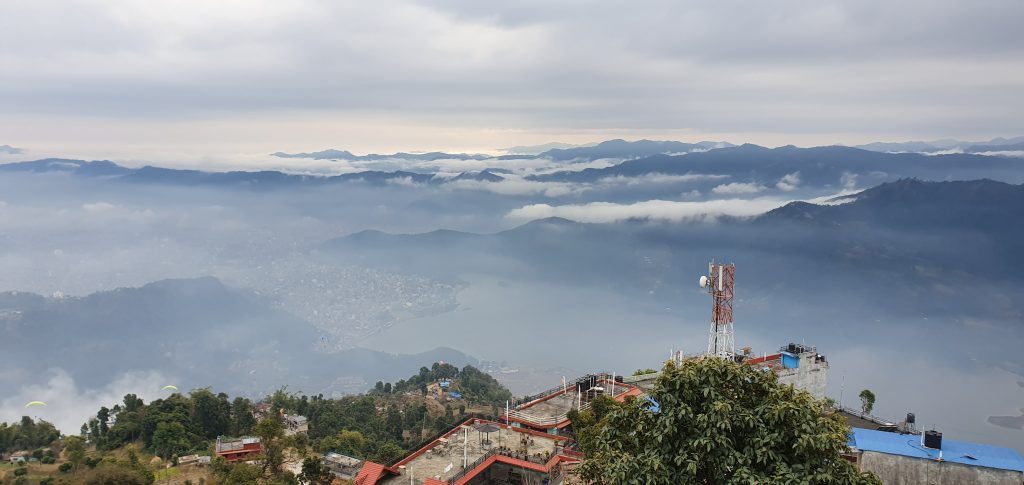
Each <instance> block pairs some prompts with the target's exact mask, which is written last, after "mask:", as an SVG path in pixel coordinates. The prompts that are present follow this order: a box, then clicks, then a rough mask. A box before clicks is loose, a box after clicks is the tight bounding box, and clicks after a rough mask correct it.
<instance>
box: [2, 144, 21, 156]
mask: <svg viewBox="0 0 1024 485" xmlns="http://www.w3.org/2000/svg"><path fill="white" fill-rule="evenodd" d="M21 152H22V149H21V148H15V147H12V146H10V145H0V154H4V155H18V154H20V153H21Z"/></svg>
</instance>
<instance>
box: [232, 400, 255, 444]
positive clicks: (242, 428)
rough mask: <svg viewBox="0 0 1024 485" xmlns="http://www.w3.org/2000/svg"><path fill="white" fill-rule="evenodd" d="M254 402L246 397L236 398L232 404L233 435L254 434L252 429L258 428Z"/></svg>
mask: <svg viewBox="0 0 1024 485" xmlns="http://www.w3.org/2000/svg"><path fill="white" fill-rule="evenodd" d="M254 410H255V409H254V408H253V405H252V402H251V401H249V400H248V399H246V398H244V397H236V398H235V400H234V401H232V402H231V433H232V434H234V435H235V436H244V435H247V434H250V433H252V427H253V426H256V418H255V417H254V416H253V411H254Z"/></svg>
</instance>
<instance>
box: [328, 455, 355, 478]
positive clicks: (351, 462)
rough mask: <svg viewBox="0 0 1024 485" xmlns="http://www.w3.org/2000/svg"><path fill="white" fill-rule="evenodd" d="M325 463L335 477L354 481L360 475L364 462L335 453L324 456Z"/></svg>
mask: <svg viewBox="0 0 1024 485" xmlns="http://www.w3.org/2000/svg"><path fill="white" fill-rule="evenodd" d="M323 463H324V466H326V467H327V468H328V469H330V470H331V473H333V474H334V476H336V477H338V478H340V479H342V480H352V479H353V478H355V477H356V475H357V474H359V469H360V468H362V466H363V460H360V459H359V458H353V457H351V456H346V455H342V454H340V453H334V452H331V453H327V454H326V455H324V459H323Z"/></svg>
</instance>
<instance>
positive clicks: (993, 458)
mask: <svg viewBox="0 0 1024 485" xmlns="http://www.w3.org/2000/svg"><path fill="white" fill-rule="evenodd" d="M928 441H930V442H928ZM926 443H927V444H928V445H930V446H926ZM849 445H850V455H849V458H850V459H851V460H852V461H854V462H856V463H857V465H858V467H859V468H860V470H861V471H869V472H872V473H874V474H875V475H878V477H879V478H881V479H882V482H883V483H885V484H886V485H911V484H919V483H926V484H930V485H932V484H933V485H954V484H957V485H959V484H984V485H990V484H991V485H1021V483H1024V458H1022V457H1021V455H1020V453H1017V452H1016V451H1015V450H1012V449H1010V448H1002V447H998V446H990V445H982V444H977V443H968V442H966V441H955V440H943V439H942V435H941V434H937V438H936V437H935V434H932V432H926V433H925V436H918V435H912V434H901V433H891V432H886V431H878V430H871V429H863V428H853V432H852V433H851V434H850V440H849Z"/></svg>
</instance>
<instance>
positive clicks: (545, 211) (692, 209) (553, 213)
mask: <svg viewBox="0 0 1024 485" xmlns="http://www.w3.org/2000/svg"><path fill="white" fill-rule="evenodd" d="M788 202H789V201H788V200H781V199H777V198H772V197H759V198H755V199H716V200H708V201H701V202H678V201H669V200H648V201H643V202H635V203H632V204H616V203H612V202H591V203H587V204H569V205H559V206H552V205H548V204H531V205H527V206H523V207H520V208H518V209H514V210H512V211H511V212H509V213H508V215H507V217H508V218H510V219H516V220H533V219H544V218H547V217H564V218H566V219H572V220H574V221H579V222H615V221H622V220H627V219H661V220H668V221H684V220H706V221H711V220H714V219H716V218H718V217H720V216H739V217H747V216H754V215H758V214H762V213H764V212H767V211H770V210H772V209H775V208H777V207H781V206H783V205H785V204H787V203H788Z"/></svg>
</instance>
